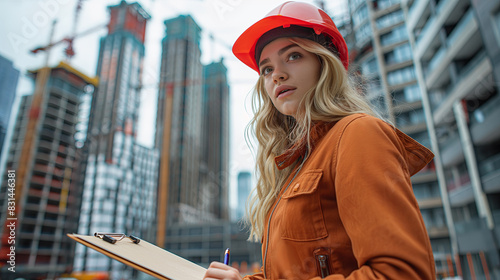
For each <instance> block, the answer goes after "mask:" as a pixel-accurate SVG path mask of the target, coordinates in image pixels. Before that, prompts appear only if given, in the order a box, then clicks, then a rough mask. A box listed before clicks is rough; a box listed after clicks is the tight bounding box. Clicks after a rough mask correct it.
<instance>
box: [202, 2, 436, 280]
mask: <svg viewBox="0 0 500 280" xmlns="http://www.w3.org/2000/svg"><path fill="white" fill-rule="evenodd" d="M233 52H234V53H235V55H236V56H237V57H238V58H239V59H240V60H241V61H243V62H244V63H245V64H247V65H248V66H249V67H251V68H252V69H254V70H255V71H257V72H258V73H259V74H260V76H259V80H258V82H257V85H256V96H254V104H255V106H254V112H255V116H254V118H253V120H252V127H253V128H254V133H255V136H256V138H257V140H258V143H259V146H258V154H257V170H258V173H259V174H258V175H259V180H258V182H257V186H256V189H255V195H254V196H253V200H251V203H250V208H249V217H248V219H249V221H250V225H251V232H250V235H251V238H253V239H257V240H261V241H262V263H263V267H262V272H261V273H258V274H255V275H250V276H246V277H245V278H247V279H311V278H318V277H321V278H327V279H332V280H333V279H404V280H409V279H435V269H434V261H433V255H432V249H431V246H430V242H429V238H428V235H427V232H426V229H425V226H424V223H423V220H422V217H421V215H420V211H419V208H418V204H417V201H416V199H415V197H414V195H413V192H412V187H411V182H410V176H411V175H413V174H415V173H416V172H418V171H419V170H420V169H422V168H423V167H424V166H425V165H426V164H427V163H428V162H429V161H430V160H431V159H432V157H433V155H432V153H431V152H430V151H429V150H428V149H426V148H425V147H423V146H421V145H420V144H418V143H417V142H416V141H414V140H413V139H411V138H410V137H408V136H407V135H405V134H403V133H402V132H400V131H399V130H397V129H396V128H394V127H393V126H391V125H389V124H387V123H386V122H384V121H382V120H381V119H379V118H377V117H375V113H374V112H373V111H372V110H371V109H370V107H369V105H368V104H367V102H366V101H365V100H364V99H363V98H362V96H360V94H359V93H358V92H357V91H356V90H355V89H354V88H353V86H351V85H350V83H349V79H348V75H347V71H346V70H347V68H348V61H349V60H348V53H347V47H346V44H345V42H344V39H343V38H342V36H341V35H340V33H339V31H338V30H337V28H336V27H335V25H334V23H333V21H332V20H331V18H330V17H328V16H327V15H326V13H324V12H323V11H322V10H320V9H318V8H316V7H314V6H312V5H309V4H305V3H295V2H287V3H285V4H282V5H280V6H278V7H277V8H276V9H274V10H273V11H271V12H270V13H269V14H268V15H267V16H266V17H265V18H264V19H262V20H260V21H258V22H257V23H255V24H254V25H252V26H251V27H250V28H248V29H247V30H246V31H245V32H244V33H243V34H242V35H241V36H240V37H239V38H238V40H237V41H236V43H235V44H234V47H233ZM205 279H241V277H240V275H239V273H238V271H237V270H236V269H234V268H231V267H229V266H226V265H224V264H221V263H218V262H214V263H212V264H211V265H210V267H209V269H208V270H207V273H206V275H205Z"/></svg>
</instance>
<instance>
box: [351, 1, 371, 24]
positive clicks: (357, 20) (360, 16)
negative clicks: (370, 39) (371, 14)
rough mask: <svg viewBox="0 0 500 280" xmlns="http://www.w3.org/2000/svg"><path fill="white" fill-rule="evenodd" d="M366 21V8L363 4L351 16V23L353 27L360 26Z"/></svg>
mask: <svg viewBox="0 0 500 280" xmlns="http://www.w3.org/2000/svg"><path fill="white" fill-rule="evenodd" d="M367 19H368V6H366V4H364V5H363V6H362V7H361V8H359V10H357V11H356V12H354V14H353V15H352V23H353V24H354V26H358V25H360V24H361V23H362V22H363V21H365V20H367Z"/></svg>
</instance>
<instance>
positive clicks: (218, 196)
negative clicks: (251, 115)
mask: <svg viewBox="0 0 500 280" xmlns="http://www.w3.org/2000/svg"><path fill="white" fill-rule="evenodd" d="M165 26H166V35H165V38H164V39H163V41H162V56H161V71H160V89H159V93H158V111H157V112H158V115H157V122H156V138H155V146H156V147H157V148H158V149H159V150H160V151H161V161H160V172H159V186H158V188H159V191H158V194H159V199H158V233H157V238H158V239H157V243H158V244H159V245H160V246H163V244H164V237H165V236H166V235H167V230H166V229H167V227H168V224H183V223H200V222H210V221H215V220H218V219H228V217H227V215H228V212H227V211H228V210H227V208H228V206H227V197H228V184H229V179H228V178H229V174H228V173H229V167H228V166H229V163H228V162H229V155H228V153H229V145H228V139H229V132H228V129H229V128H228V127H229V87H228V84H227V79H226V71H227V70H226V68H225V66H224V65H223V64H222V62H219V63H212V64H210V65H207V66H205V67H204V66H203V65H202V63H201V51H200V33H201V28H200V27H199V26H198V25H197V24H196V22H195V21H194V20H193V18H192V17H191V16H189V15H181V16H178V17H176V18H172V19H169V20H166V21H165Z"/></svg>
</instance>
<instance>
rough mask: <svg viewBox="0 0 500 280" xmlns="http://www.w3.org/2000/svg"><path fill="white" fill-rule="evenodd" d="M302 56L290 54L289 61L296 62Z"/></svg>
mask: <svg viewBox="0 0 500 280" xmlns="http://www.w3.org/2000/svg"><path fill="white" fill-rule="evenodd" d="M301 57H302V55H301V54H300V53H292V54H290V56H289V57H288V60H296V59H299V58H301Z"/></svg>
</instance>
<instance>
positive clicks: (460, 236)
mask: <svg viewBox="0 0 500 280" xmlns="http://www.w3.org/2000/svg"><path fill="white" fill-rule="evenodd" d="M455 230H456V232H457V241H458V248H459V250H460V253H470V252H480V251H483V252H485V251H489V250H491V244H495V240H494V236H493V231H490V230H489V229H488V227H487V226H486V221H485V220H484V219H483V218H479V217H476V218H473V219H471V220H468V221H462V222H458V223H455Z"/></svg>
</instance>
